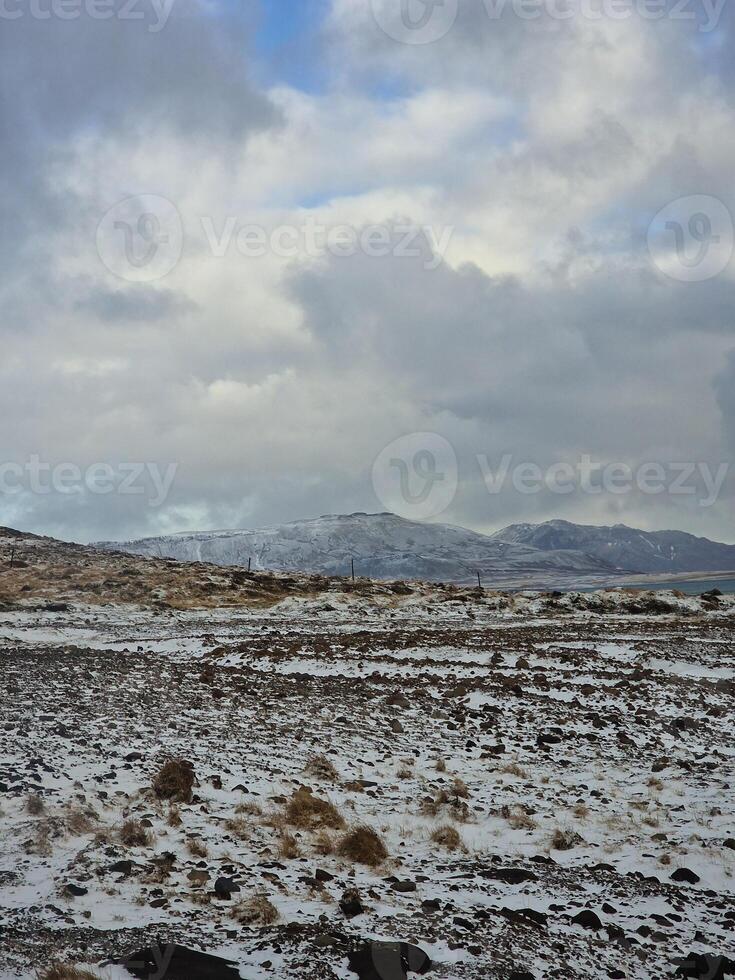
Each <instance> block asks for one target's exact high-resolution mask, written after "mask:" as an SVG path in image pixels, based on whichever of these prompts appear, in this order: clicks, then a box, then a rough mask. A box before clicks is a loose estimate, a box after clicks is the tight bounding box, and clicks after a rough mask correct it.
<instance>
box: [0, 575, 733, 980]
mask: <svg viewBox="0 0 735 980" xmlns="http://www.w3.org/2000/svg"><path fill="white" fill-rule="evenodd" d="M734 624H735V616H734V615H733V604H732V601H731V600H730V599H728V598H723V599H722V600H720V601H719V602H717V601H713V600H708V601H703V600H701V599H700V598H698V597H681V596H674V595H673V594H667V595H662V596H653V595H649V596H646V595H645V594H644V595H640V594H638V595H636V594H632V593H626V592H608V593H600V594H596V595H591V596H581V595H570V596H564V597H559V596H544V595H530V596H525V597H515V598H510V599H509V598H507V597H501V596H497V595H492V594H489V593H488V594H481V593H477V592H473V593H471V592H469V590H466V591H464V592H460V593H457V592H452V591H442V590H440V589H432V588H431V587H426V588H421V589H415V590H413V591H412V592H409V593H407V594H404V595H396V594H391V593H390V592H387V591H383V592H379V593H375V594H372V595H371V594H363V593H360V592H359V591H358V592H355V593H353V594H350V593H349V592H348V591H344V590H343V591H334V592H330V591H322V592H319V593H316V594H313V595H303V596H299V595H292V596H291V597H289V598H286V599H284V600H283V601H281V602H278V603H276V604H274V605H272V606H271V607H270V608H267V609H265V608H256V607H253V608H248V607H245V606H241V607H238V608H229V609H227V608H208V609H190V610H188V609H181V610H176V609H167V610H160V609H158V610H146V609H144V608H142V607H140V606H132V605H123V604H109V605H104V606H101V605H89V604H82V603H80V602H77V603H73V604H72V605H71V606H70V608H69V609H67V610H66V611H58V612H50V611H44V610H43V609H41V608H39V607H38V604H37V603H36V605H34V606H33V607H32V608H31V607H30V606H29V607H28V608H20V607H15V608H10V609H8V610H7V611H5V612H2V613H0V673H1V675H2V676H1V678H0V681H1V683H2V690H3V692H4V696H3V699H2V704H1V707H0V807H1V808H2V816H1V817H0V821H1V823H0V826H2V835H1V836H0V940H1V942H0V977H2V978H3V980H5V978H7V980H10V978H18V977H32V976H34V970H35V969H36V968H39V967H43V966H45V965H47V964H48V962H50V960H51V959H60V960H63V961H66V962H69V963H76V964H82V963H84V964H90V965H92V966H93V967H94V968H95V970H96V971H97V972H98V973H99V975H100V976H105V977H110V978H120V977H125V976H128V975H129V974H128V973H127V972H126V971H125V970H123V969H122V968H121V967H119V966H110V965H109V964H110V962H111V961H112V960H117V959H119V958H121V957H124V956H125V955H126V954H129V953H132V952H134V951H136V950H138V949H140V948H141V947H144V946H148V945H150V944H151V942H152V941H153V940H154V939H156V938H160V939H161V941H163V942H167V941H171V942H176V943H179V944H181V945H183V946H187V947H189V948H192V949H200V950H205V951H207V952H210V953H214V954H217V955H220V956H223V957H224V958H226V959H228V960H231V961H233V962H235V963H236V964H237V966H238V968H239V970H240V974H241V976H242V977H243V978H245V980H256V978H269V980H270V978H291V977H293V978H310V977H319V978H326V980H328V978H342V980H346V978H349V977H352V978H354V977H356V976H358V974H357V973H356V972H353V971H352V970H351V968H350V964H349V959H348V954H349V953H351V952H354V951H355V950H356V949H359V948H361V944H362V943H364V942H366V941H369V940H377V939H383V940H401V941H407V942H411V943H414V944H416V945H417V946H419V947H420V948H421V949H422V950H424V952H425V953H427V954H428V955H429V956H430V957H431V959H432V961H433V963H434V967H433V973H432V975H433V976H435V977H437V980H450V978H452V980H454V978H456V980H462V978H473V980H474V978H476V980H488V978H489V980H495V978H497V980H508V978H511V977H516V978H528V977H533V978H535V980H542V978H543V980H551V978H552V977H554V978H556V977H564V978H569V980H576V978H579V980H581V978H585V980H586V978H608V977H610V978H615V977H619V978H630V980H651V978H664V977H669V976H671V977H673V976H674V975H675V974H676V971H677V968H678V961H679V959H680V958H682V957H686V956H687V955H688V954H690V953H692V952H694V953H702V954H705V953H706V954H711V955H713V956H715V957H718V956H722V957H725V956H729V957H730V958H732V957H733V946H734V945H735V943H734V940H733V935H734V930H735V850H733V848H735V840H733V838H735V823H734V816H735V793H733V786H734V785H735V745H734V744H733V738H732V733H733V727H732V723H733V698H734V696H735V644H734V641H735V637H734V634H733V625H734ZM320 755H321V756H326V758H327V759H328V760H329V761H330V762H331V764H332V766H333V767H334V770H335V771H334V773H330V772H329V771H328V768H327V769H325V768H324V767H323V763H322V767H321V768H319V767H318V771H316V772H315V771H314V768H313V766H312V765H311V764H310V760H313V758H314V757H317V756H320ZM171 757H176V758H182V759H185V760H187V761H189V762H190V763H191V764H192V765H193V767H194V772H195V775H196V784H195V786H194V789H193V796H192V798H191V800H190V801H188V802H180V803H176V804H172V803H169V802H167V801H166V800H163V799H160V798H159V797H157V796H156V794H155V793H154V792H153V790H152V788H151V787H152V783H153V778H154V776H155V773H156V772H157V771H158V769H159V768H160V765H161V763H162V762H163V761H165V759H166V758H171ZM304 786H307V787H309V789H310V790H311V791H312V796H316V797H318V798H319V799H322V800H327V801H330V802H331V803H333V804H334V807H335V808H336V812H337V814H338V818H339V821H340V822H343V823H344V827H333V828H330V827H328V826H327V827H324V826H322V827H319V826H317V825H316V824H315V825H314V826H313V827H311V828H310V827H305V826H299V825H297V824H294V823H293V822H291V820H290V817H289V813H290V811H289V809H288V804H289V801H291V800H292V798H293V795H294V793H295V792H296V791H298V789H299V788H300V787H304ZM126 820H135V821H139V822H140V824H141V825H142V826H138V827H137V830H138V832H139V833H140V832H142V833H143V835H144V838H145V839H142V840H141V842H139V843H135V842H133V843H124V842H123V840H122V839H121V828H122V826H123V824H124V822H125V821H126ZM362 824H367V825H369V826H370V827H372V828H373V829H374V830H376V831H377V832H378V833H379V835H380V836H381V837H382V839H383V841H384V843H385V847H386V850H387V855H388V856H387V858H385V859H384V860H383V861H382V862H381V863H379V864H378V865H376V866H368V865H365V864H361V863H359V862H357V861H355V860H353V859H352V858H350V857H346V856H341V855H340V853H339V849H340V841H341V838H342V837H343V835H344V834H345V833H346V832H347V830H349V828H350V827H352V826H353V825H362ZM442 827H450V828H452V829H453V830H454V831H456V832H457V834H458V839H455V840H452V837H453V836H454V835H452V834H449V835H447V834H446V833H445V834H444V836H443V837H442V836H441V835H438V836H439V839H438V840H435V839H433V837H434V836H436V834H435V832H436V831H437V830H438V829H439V828H442ZM447 844H449V845H450V847H454V849H450V847H448V846H447ZM119 862H130V864H129V865H126V864H120V863H119ZM221 878H226V879H230V880H231V881H233V882H234V883H235V884H236V885H237V886H238V887H239V889H240V890H239V892H236V893H235V894H234V895H233V897H232V898H231V899H225V898H222V897H218V896H217V895H216V894H215V884H216V882H217V881H218V879H221ZM70 886H71V888H70ZM350 889H357V891H358V892H359V896H360V901H361V905H362V908H363V911H362V912H361V913H360V914H357V915H355V916H354V917H348V915H346V914H345V912H344V911H343V910H342V909H341V908H340V901H341V900H342V899H343V898H344V896H345V892H346V891H348V890H350ZM75 892H76V894H74V893H75ZM253 896H264V897H266V898H267V899H268V901H269V902H270V903H271V905H272V906H273V907H274V908H275V910H276V913H277V919H276V920H275V921H273V922H270V923H268V924H262V923H257V922H256V923H254V924H247V925H243V924H242V921H241V920H239V919H238V917H237V916H238V915H241V912H239V911H236V910H238V909H240V906H241V904H242V903H243V902H248V901H249V900H250V899H252V898H253ZM353 897H354V896H353ZM580 913H581V919H580V920H579V922H575V921H574V920H575V919H576V918H577V917H579V916H580ZM722 962H725V961H724V960H723V961H722ZM364 976H365V977H367V976H370V974H368V973H365V974H364ZM373 976H378V980H394V977H393V975H390V976H385V977H382V976H380V973H377V974H373ZM410 976H411V974H409V977H410Z"/></svg>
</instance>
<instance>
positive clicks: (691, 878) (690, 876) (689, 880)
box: [671, 868, 701, 885]
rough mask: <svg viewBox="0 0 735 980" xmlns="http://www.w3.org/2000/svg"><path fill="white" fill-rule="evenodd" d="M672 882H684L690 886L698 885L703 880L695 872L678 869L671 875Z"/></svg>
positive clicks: (687, 869)
mask: <svg viewBox="0 0 735 980" xmlns="http://www.w3.org/2000/svg"><path fill="white" fill-rule="evenodd" d="M671 880H672V881H683V882H686V884H688V885H696V884H697V882H699V881H700V880H701V879H700V877H699V875H698V874H696V873H695V872H694V871H690V870H689V868H677V869H676V871H675V872H674V873H673V874H672V875H671Z"/></svg>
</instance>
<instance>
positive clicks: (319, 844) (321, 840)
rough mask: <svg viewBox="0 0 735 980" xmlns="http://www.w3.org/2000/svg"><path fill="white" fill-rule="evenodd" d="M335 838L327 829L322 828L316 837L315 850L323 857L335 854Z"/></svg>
mask: <svg viewBox="0 0 735 980" xmlns="http://www.w3.org/2000/svg"><path fill="white" fill-rule="evenodd" d="M334 849H335V844H334V839H333V838H332V836H331V835H330V834H328V833H327V831H326V830H320V831H319V833H318V834H317V835H316V837H315V839H314V850H315V851H316V853H317V854H321V856H322V857H327V856H328V855H330V854H334Z"/></svg>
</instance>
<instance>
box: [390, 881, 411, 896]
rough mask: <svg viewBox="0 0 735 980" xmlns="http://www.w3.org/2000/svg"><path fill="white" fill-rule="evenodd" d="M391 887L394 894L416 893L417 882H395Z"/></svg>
mask: <svg viewBox="0 0 735 980" xmlns="http://www.w3.org/2000/svg"><path fill="white" fill-rule="evenodd" d="M390 887H391V890H392V891H394V892H400V893H401V894H404V893H407V892H415V891H416V882H415V881H394V882H393V884H392V885H391V886H390Z"/></svg>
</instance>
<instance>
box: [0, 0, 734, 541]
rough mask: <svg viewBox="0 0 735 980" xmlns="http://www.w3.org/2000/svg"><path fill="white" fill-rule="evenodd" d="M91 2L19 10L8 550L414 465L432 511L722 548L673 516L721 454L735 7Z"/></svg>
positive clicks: (194, 516)
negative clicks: (647, 482) (643, 474)
mask: <svg viewBox="0 0 735 980" xmlns="http://www.w3.org/2000/svg"><path fill="white" fill-rule="evenodd" d="M75 2H76V0H64V3H63V4H61V3H60V0H33V3H31V0H2V3H0V7H1V8H2V11H1V12H0V78H1V79H2V90H3V98H2V101H1V102H0V140H1V144H2V154H0V236H1V237H0V258H1V259H2V272H3V274H2V277H1V278H0V308H1V311H2V318H1V320H0V323H1V325H2V333H3V336H2V341H3V343H2V354H3V356H2V358H1V359H0V405H1V409H2V423H1V424H2V453H1V455H2V460H0V462H1V463H2V464H3V467H4V469H3V470H2V481H3V489H2V492H1V493H0V506H1V507H2V514H0V523H3V524H6V525H11V526H16V527H22V528H24V529H27V530H32V531H37V532H40V533H47V534H53V535H57V536H60V537H64V538H69V539H75V540H80V541H88V540H95V539H100V538H123V537H135V536H143V535H151V534H156V533H166V532H170V531H185V530H195V529H204V530H206V529H214V528H226V527H257V526H260V525H264V524H269V523H277V522H285V521H289V520H294V519H297V518H305V517H312V516H318V515H320V514H324V513H337V512H351V511H355V510H366V511H374V510H384V509H386V508H387V507H389V506H392V501H391V499H389V498H390V493H388V492H387V491H386V489H385V485H384V481H383V478H382V476H381V473H380V464H377V465H378V470H377V471H376V463H375V461H376V459H378V460H380V459H381V458H383V457H381V453H383V451H384V450H385V448H386V447H389V446H391V444H392V443H393V442H394V441H395V440H399V439H403V441H402V442H400V443H396V446H397V447H398V448H394V449H388V452H387V459H388V463H389V465H394V464H395V461H396V458H398V459H399V460H400V459H403V460H404V462H405V464H406V468H407V472H408V474H409V476H411V478H413V476H416V477H417V479H422V478H424V477H426V475H427V474H428V475H429V478H433V477H432V474H433V475H434V476H435V475H436V473H437V472H439V471H440V472H439V476H440V477H446V479H444V480H443V487H444V488H446V487H447V485H448V483H447V480H448V481H449V485H450V486H451V489H452V492H451V493H446V494H445V495H444V497H442V498H441V500H440V503H439V504H437V506H435V507H433V508H429V509H428V510H427V511H426V512H422V511H421V510H420V509H419V510H416V511H415V512H414V516H418V517H428V518H429V519H432V520H442V521H446V522H449V523H456V524H462V525H465V526H467V527H472V528H475V529H478V530H493V529H496V528H498V527H501V526H503V525H505V524H508V523H511V522H514V521H541V520H546V519H548V518H552V517H564V518H566V519H569V520H578V521H582V522H589V523H617V522H623V523H628V524H632V525H637V526H642V527H645V528H651V529H653V528H680V529H682V530H687V531H692V532H694V533H697V534H704V535H707V536H710V537H716V538H720V539H722V540H728V541H733V540H735V530H733V526H732V516H733V498H734V497H735V475H734V476H733V477H730V476H729V475H728V477H727V478H726V479H725V480H724V482H723V483H722V487H721V488H718V492H717V494H716V497H717V499H716V500H714V502H713V501H712V500H708V499H706V497H707V494H706V493H703V492H702V481H701V480H699V476H701V469H700V470H697V471H695V475H694V476H693V477H692V478H691V479H690V480H689V483H690V484H691V485H692V490H694V491H695V492H692V493H689V492H685V493H679V492H673V491H672V488H671V482H672V480H673V479H674V478H675V477H676V473H677V472H681V470H678V471H677V470H676V465H675V466H674V469H673V470H672V468H671V467H672V464H687V463H688V464H691V465H692V466H694V465H695V464H700V467H704V468H705V469H706V471H707V472H712V473H715V472H716V471H717V468H718V467H719V466H720V465H721V464H729V462H730V460H731V459H732V456H733V448H734V447H735V387H734V382H735V336H734V334H733V317H734V315H735V314H734V312H733V311H735V263H734V262H733V259H732V218H731V215H732V214H735V182H734V181H733V174H735V111H734V110H735V105H734V102H733V92H734V89H733V86H734V83H735V69H734V68H733V65H734V64H735V61H734V60H733V40H734V38H733V33H734V32H735V27H734V25H735V20H734V18H733V13H732V11H731V9H730V8H731V7H732V4H730V5H727V6H725V7H724V9H722V10H720V9H718V5H717V4H716V2H715V0H710V2H708V3H705V2H704V0H699V2H698V3H697V0H690V2H689V4H688V6H686V7H682V5H681V4H680V3H678V4H676V5H675V4H674V3H673V0H672V3H671V4H667V5H665V6H664V7H661V6H660V5H659V4H658V3H655V2H654V0H629V2H628V3H626V0H609V2H608V3H607V4H606V7H607V9H606V10H603V11H602V12H600V7H601V6H602V5H603V0H586V2H582V0H567V3H568V7H565V6H564V2H563V0H554V2H552V0H548V2H544V3H542V4H541V6H539V8H538V9H534V8H533V0H526V3H525V5H523V6H521V4H520V3H519V2H518V0H517V2H516V3H515V5H514V4H513V3H512V2H511V0H508V3H507V5H506V6H505V7H503V4H502V0H458V2H457V0H444V4H439V5H436V6H434V5H433V4H432V3H429V4H426V3H424V2H423V0H406V2H407V10H405V11H402V6H401V0H372V2H371V0H260V2H258V0H247V2H246V3H241V2H239V0H238V2H235V0H231V2H225V0H173V3H171V0H155V2H154V0H136V3H135V4H131V0H111V6H105V3H104V2H103V0H97V3H96V5H95V3H94V2H93V0H78V2H76V6H75ZM514 8H515V9H514ZM677 11H678V13H677ZM406 12H407V13H408V16H409V20H408V21H407V23H408V26H406V25H405V24H404V23H403V22H402V20H401V18H402V15H403V13H406ZM682 12H683V13H684V14H687V15H691V16H682ZM626 13H627V16H626ZM46 14H48V16H46ZM75 14H76V15H77V16H74V15H75ZM103 14H104V15H105V16H104V18H103V16H102V15H103ZM132 14H135V15H136V16H132ZM137 14H140V15H141V16H140V17H138V16H137ZM562 14H563V16H562ZM567 14H569V16H567ZM108 15H109V16H108ZM654 15H655V16H654ZM411 18H413V19H411ZM657 216H658V217H657ZM322 229H324V231H323V232H322ZM330 229H331V232H330V238H329V240H328V241H326V242H325V240H324V236H325V235H326V233H327V231H328V230H330ZM418 229H423V230H422V231H421V234H420V235H419V234H417V231H418ZM421 433H428V434H429V435H428V436H426V437H424V436H422V435H420V434H421ZM411 434H419V435H411ZM406 436H409V437H410V438H409V440H408V441H406V439H405V438H404V437H406ZM425 438H426V439H428V443H427V447H426V452H424V447H423V444H422V439H425ZM442 440H446V441H447V443H448V444H449V446H450V447H451V453H450V455H452V460H450V462H449V463H447V461H446V459H443V458H442V459H437V458H436V457H432V456H431V455H428V456H427V452H428V453H431V452H432V451H433V450H432V447H433V446H436V445H442V446H444V445H446V444H445V443H444V442H443V441H442ZM406 446H408V447H409V451H408V452H406V450H405V447H406ZM401 447H403V448H401ZM396 454H397V455H396ZM384 455H385V454H384ZM504 456H505V457H506V458H507V457H512V462H511V463H510V464H509V465H510V470H509V473H510V474H515V473H516V470H515V469H514V467H516V466H517V464H519V463H532V464H535V465H536V466H538V467H539V469H540V471H541V472H542V473H543V474H544V478H546V476H547V474H548V467H551V466H553V465H555V464H559V463H565V464H567V465H568V467H569V468H570V469H569V472H568V473H567V472H566V471H564V474H565V475H564V480H566V481H567V483H569V486H570V487H571V489H569V491H568V492H567V490H566V489H565V491H564V492H556V491H554V490H550V489H548V486H547V487H546V488H545V489H541V490H539V492H532V491H530V490H529V491H527V492H526V491H523V492H521V491H519V490H518V488H517V486H515V485H514V484H513V482H512V477H511V476H509V477H508V479H507V480H506V481H505V483H504V484H503V486H502V487H501V488H500V489H499V492H488V488H487V485H486V481H485V479H484V477H483V465H484V472H485V475H487V471H488V467H489V468H490V470H491V471H493V472H494V471H495V470H496V469H497V467H498V466H499V465H500V462H501V460H502V458H503V457H504ZM478 457H480V460H478ZM584 457H588V458H590V459H591V460H593V461H595V462H597V463H600V464H606V465H608V466H609V465H616V466H618V465H619V466H623V467H626V466H627V467H629V468H630V472H631V473H632V474H633V476H632V483H631V486H630V487H629V488H627V489H626V487H625V486H623V484H625V475H624V474H625V469H623V470H621V471H620V472H621V473H622V474H623V478H622V484H620V487H622V488H620V487H619V488H618V489H617V490H612V489H611V488H610V487H609V486H608V485H607V484H606V485H605V488H603V492H601V493H596V492H589V490H586V489H585V488H584V487H583V486H580V485H579V481H578V479H577V477H576V476H574V478H572V477H571V474H572V472H573V473H575V474H576V473H577V468H578V465H579V461H580V460H581V459H583V458H584ZM427 460H428V464H430V465H429V469H428V470H427V469H426V465H427ZM455 461H456V481H455V478H454V474H453V473H452V472H445V469H446V467H447V466H449V469H450V470H451V468H452V466H454V465H455ZM482 461H484V464H483V462H482ZM136 464H137V467H138V469H137V470H136ZM143 464H147V467H148V468H147V469H146V470H144V471H143V473H142V474H141V473H139V469H140V467H142V466H143ZM647 464H659V466H660V468H661V473H662V474H663V480H662V486H664V485H665V486H664V489H662V490H661V491H656V492H653V491H650V492H643V491H642V490H641V480H640V471H641V467H643V466H645V465H647ZM34 466H35V471H34ZM121 467H122V469H121ZM432 467H433V468H432ZM437 467H438V470H437ZM108 468H109V469H108ZM174 468H175V469H174ZM414 470H415V471H416V472H415V473H414ZM558 472H561V471H558ZM558 472H557V475H558ZM651 472H653V473H654V475H655V471H650V472H649V474H648V475H649V476H650V473H651ZM136 473H138V475H136ZM376 473H377V476H376ZM152 474H153V475H152ZM395 474H396V476H397V477H398V476H400V467H399V466H395ZM422 474H423V476H422ZM697 474H699V476H697ZM126 475H127V476H126ZM124 478H127V480H128V486H127V487H126V486H124V485H123V483H121V480H123V479H124ZM158 479H163V481H164V484H165V486H164V487H163V489H162V490H160V492H159V491H157V489H156V487H157V482H156V481H157V480H158ZM682 479H683V478H682ZM45 480H46V481H47V483H48V486H47V485H46V483H45V482H44V481H45ZM570 480H571V483H570V482H569V481H570ZM698 480H699V482H698ZM441 482H442V481H441V480H440V483H441ZM455 482H456V486H454V483H455ZM653 482H654V484H655V482H656V481H655V480H654V481H653ZM684 482H685V484H686V481H684ZM565 486H566V484H565ZM159 489H160V488H159ZM419 489H420V488H419ZM62 490H64V491H66V492H61V491H62ZM47 491H48V492H47ZM419 496H420V494H419V493H417V494H415V497H414V496H411V497H410V501H412V502H413V501H414V499H418V497H419ZM703 501H704V502H703ZM397 509H399V510H400V507H398V508H397ZM411 513H412V512H411V510H410V507H409V510H408V511H407V516H411Z"/></svg>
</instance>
